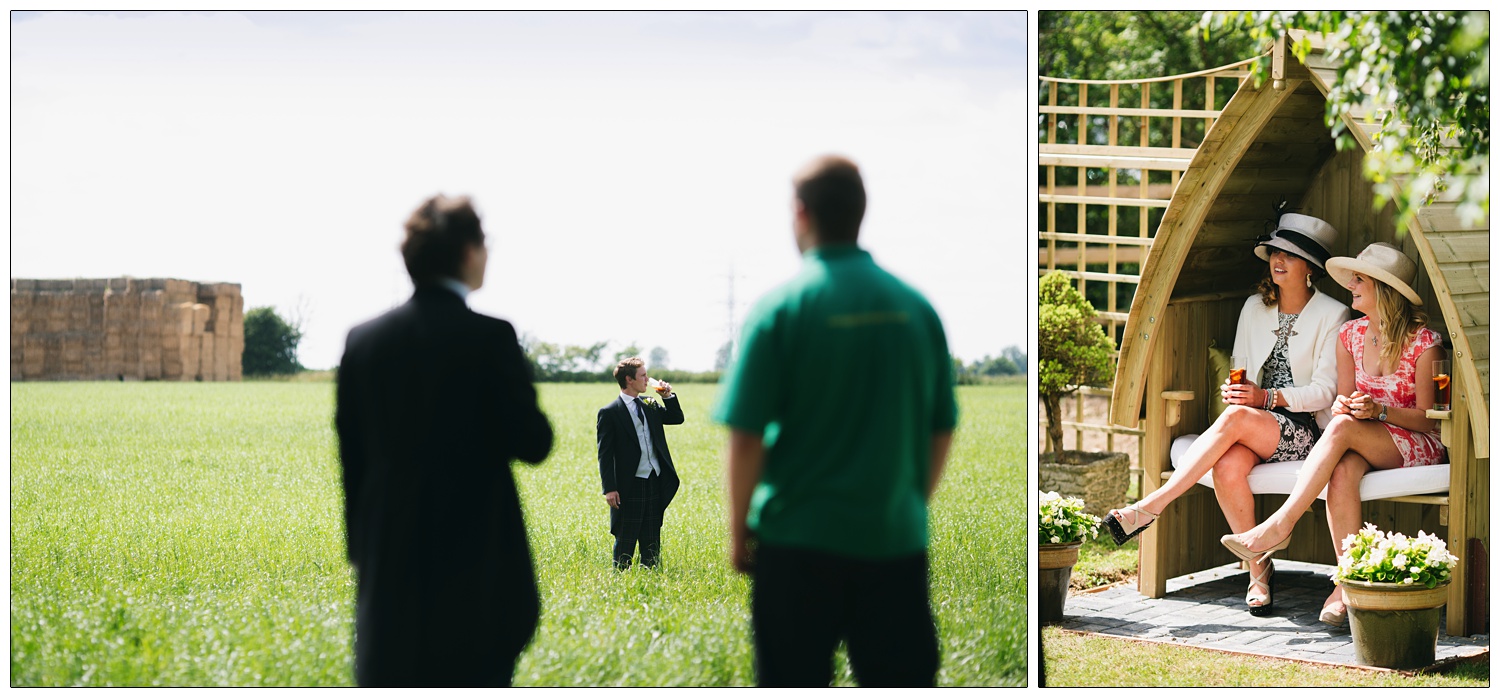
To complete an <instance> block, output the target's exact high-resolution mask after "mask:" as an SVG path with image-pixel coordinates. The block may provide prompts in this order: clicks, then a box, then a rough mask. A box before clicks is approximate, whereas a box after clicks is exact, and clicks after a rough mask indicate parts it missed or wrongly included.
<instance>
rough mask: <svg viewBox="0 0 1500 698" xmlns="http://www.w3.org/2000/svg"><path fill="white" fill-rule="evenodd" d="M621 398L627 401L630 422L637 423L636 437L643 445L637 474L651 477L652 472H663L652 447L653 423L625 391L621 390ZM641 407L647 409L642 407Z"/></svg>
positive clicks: (626, 406) (636, 469) (626, 407)
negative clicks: (639, 410) (650, 422)
mask: <svg viewBox="0 0 1500 698" xmlns="http://www.w3.org/2000/svg"><path fill="white" fill-rule="evenodd" d="M620 399H621V400H624V401H625V411H626V412H629V413H630V423H631V424H634V425H635V438H636V441H637V442H639V443H640V445H641V462H640V464H638V465H637V466H636V468H635V476H636V477H639V478H647V477H651V474H652V473H656V474H658V475H660V474H661V466H660V465H657V463H656V454H655V453H654V452H652V449H651V425H650V424H648V423H647V422H646V415H645V413H644V412H639V413H638V412H637V411H636V410H637V408H638V405H637V404H636V402H635V401H636V400H638V399H640V398H634V397H630V396H629V395H627V394H626V393H625V392H623V391H621V392H620ZM639 409H642V410H644V409H646V408H644V407H640V408H639Z"/></svg>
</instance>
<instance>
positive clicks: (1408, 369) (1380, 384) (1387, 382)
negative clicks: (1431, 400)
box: [1339, 318, 1448, 468]
mask: <svg viewBox="0 0 1500 698" xmlns="http://www.w3.org/2000/svg"><path fill="white" fill-rule="evenodd" d="M1369 329H1370V319H1369V318H1360V319H1358V320H1350V321H1349V322H1346V323H1344V326H1343V327H1340V328H1339V341H1340V342H1343V343H1344V348H1345V349H1348V350H1349V355H1350V356H1353V357H1354V387H1355V388H1356V389H1358V390H1359V391H1360V392H1362V393H1364V394H1366V395H1369V396H1370V397H1371V398H1373V399H1374V400H1375V404H1377V405H1385V406H1386V407H1404V408H1408V409H1410V408H1414V407H1416V406H1417V390H1416V386H1417V357H1419V356H1421V355H1422V352H1424V351H1427V350H1428V349H1431V348H1432V347H1435V346H1438V345H1439V344H1442V341H1443V338H1442V336H1441V335H1439V334H1438V333H1436V332H1434V331H1432V330H1431V329H1429V328H1426V327H1423V328H1422V329H1420V330H1417V334H1416V336H1415V337H1413V338H1412V340H1411V341H1410V342H1408V343H1407V345H1406V349H1405V350H1403V351H1402V352H1401V362H1400V364H1399V365H1398V366H1397V367H1396V372H1395V373H1391V374H1388V375H1384V376H1372V375H1370V374H1368V373H1365V333H1366V332H1367V331H1368V330H1369ZM1384 426H1385V428H1386V431H1389V432H1390V433H1391V440H1392V441H1394V442H1396V448H1397V449H1398V450H1400V451H1401V467H1403V468H1409V467H1412V466H1414V465H1436V464H1438V463H1447V462H1448V451H1447V449H1445V448H1443V442H1442V441H1440V440H1439V439H1438V434H1437V432H1435V431H1434V432H1431V433H1424V432H1419V431H1412V430H1410V429H1406V428H1404V427H1398V426H1396V425H1394V424H1385V425H1384Z"/></svg>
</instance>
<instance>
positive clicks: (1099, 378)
mask: <svg viewBox="0 0 1500 698" xmlns="http://www.w3.org/2000/svg"><path fill="white" fill-rule="evenodd" d="M1039 286H1040V288H1039V293H1038V306H1039V307H1038V308H1037V346H1038V348H1039V350H1040V353H1041V357H1040V359H1039V361H1038V363H1037V384H1038V390H1037V392H1038V393H1039V395H1040V397H1041V400H1042V406H1043V408H1044V409H1045V410H1046V412H1047V444H1048V446H1049V448H1048V451H1049V452H1048V453H1045V454H1043V455H1042V457H1041V458H1040V459H1039V465H1040V466H1041V468H1040V471H1039V472H1038V475H1039V484H1040V486H1041V487H1042V488H1043V489H1048V490H1057V491H1058V492H1061V493H1063V494H1067V495H1074V496H1079V497H1083V498H1084V499H1085V500H1087V501H1088V502H1089V503H1090V504H1091V505H1092V506H1093V507H1095V511H1096V513H1101V514H1102V513H1103V512H1105V511H1108V510H1109V509H1111V508H1113V507H1116V506H1119V505H1121V504H1123V503H1124V499H1125V492H1126V489H1127V488H1128V486H1129V480H1130V456H1128V455H1127V454H1124V453H1085V452H1082V451H1064V450H1062V435H1063V426H1062V399H1063V396H1065V395H1068V394H1070V393H1073V392H1076V391H1077V390H1078V388H1079V387H1081V386H1084V385H1100V384H1104V383H1108V382H1110V381H1111V380H1113V379H1114V370H1113V368H1112V366H1111V365H1110V361H1109V354H1110V352H1111V351H1113V350H1114V342H1112V341H1111V340H1110V338H1109V337H1108V336H1106V335H1105V334H1104V328H1103V327H1100V326H1099V323H1098V322H1096V321H1095V320H1094V318H1095V317H1096V316H1097V313H1095V312H1094V306H1092V305H1090V304H1089V302H1088V300H1087V299H1085V298H1084V297H1083V294H1081V293H1079V292H1078V289H1076V288H1074V287H1073V282H1072V280H1070V279H1069V278H1068V277H1067V276H1065V275H1063V274H1062V273H1060V272H1052V273H1050V274H1048V275H1046V276H1044V277H1042V279H1041V283H1040V284H1039Z"/></svg>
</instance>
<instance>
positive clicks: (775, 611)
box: [750, 545, 843, 687]
mask: <svg viewBox="0 0 1500 698" xmlns="http://www.w3.org/2000/svg"><path fill="white" fill-rule="evenodd" d="M838 576H839V575H838V570H837V566H836V564H834V563H833V561H832V560H830V559H829V556H826V555H822V554H819V553H813V552H808V551H799V550H792V549H786V548H775V547H769V546H764V545H763V546H761V547H760V548H759V549H758V550H757V551H756V562H755V573H754V578H753V580H752V584H751V591H750V620H751V627H752V629H753V631H754V642H755V675H756V681H757V683H759V684H760V685H761V686H783V687H785V686H794V687H802V686H827V685H828V684H829V683H830V682H831V681H832V680H833V651H834V648H835V647H837V645H838V640H839V635H840V632H839V614H840V607H841V606H842V605H843V600H842V599H841V598H840V596H841V594H840V592H839V585H838V583H837V579H838Z"/></svg>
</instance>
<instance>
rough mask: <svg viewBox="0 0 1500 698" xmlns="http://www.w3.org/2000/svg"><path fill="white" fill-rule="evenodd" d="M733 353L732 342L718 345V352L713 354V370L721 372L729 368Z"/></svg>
mask: <svg viewBox="0 0 1500 698" xmlns="http://www.w3.org/2000/svg"><path fill="white" fill-rule="evenodd" d="M733 353H734V340H729V341H727V342H725V343H723V344H721V345H719V350H718V351H716V352H714V370H715V371H723V370H725V369H728V368H729V359H730V356H731V355H732V354H733Z"/></svg>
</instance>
